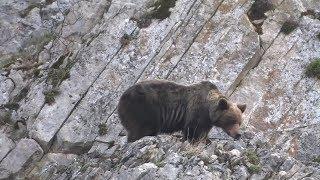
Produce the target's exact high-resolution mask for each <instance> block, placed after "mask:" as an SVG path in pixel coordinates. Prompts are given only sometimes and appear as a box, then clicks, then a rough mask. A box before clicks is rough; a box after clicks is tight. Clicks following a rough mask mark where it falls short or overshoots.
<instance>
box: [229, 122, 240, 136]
mask: <svg viewBox="0 0 320 180" xmlns="http://www.w3.org/2000/svg"><path fill="white" fill-rule="evenodd" d="M239 131H240V126H239V124H234V125H233V126H232V128H230V129H228V130H227V131H226V132H227V134H228V135H229V136H231V137H233V138H234V139H235V140H239V139H240V138H241V133H240V132H239Z"/></svg>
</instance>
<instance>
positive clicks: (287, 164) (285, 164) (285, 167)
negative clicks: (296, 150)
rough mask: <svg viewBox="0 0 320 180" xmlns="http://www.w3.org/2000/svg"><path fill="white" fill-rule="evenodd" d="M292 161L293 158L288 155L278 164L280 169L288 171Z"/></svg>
mask: <svg viewBox="0 0 320 180" xmlns="http://www.w3.org/2000/svg"><path fill="white" fill-rule="evenodd" d="M294 163H295V161H294V159H293V158H291V157H289V158H287V159H286V160H285V161H284V162H283V164H282V165H281V166H280V170H281V171H289V170H290V169H291V168H292V167H293V165H294Z"/></svg>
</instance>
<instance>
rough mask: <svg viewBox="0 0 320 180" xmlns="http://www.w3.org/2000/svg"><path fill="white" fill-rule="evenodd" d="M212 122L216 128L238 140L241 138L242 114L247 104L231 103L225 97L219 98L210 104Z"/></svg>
mask: <svg viewBox="0 0 320 180" xmlns="http://www.w3.org/2000/svg"><path fill="white" fill-rule="evenodd" d="M209 107H210V109H209V115H210V121H211V122H212V124H213V125H214V126H217V127H220V128H222V129H223V130H224V131H225V132H226V133H227V134H228V135H229V136H231V137H233V138H234V139H236V140H238V139H240V137H241V134H240V126H241V124H242V120H243V119H242V114H243V112H244V111H245V110H246V105H245V104H241V105H240V104H236V103H233V102H230V101H229V100H227V99H226V98H225V97H221V96H217V97H216V98H215V100H214V101H211V102H210V106H209Z"/></svg>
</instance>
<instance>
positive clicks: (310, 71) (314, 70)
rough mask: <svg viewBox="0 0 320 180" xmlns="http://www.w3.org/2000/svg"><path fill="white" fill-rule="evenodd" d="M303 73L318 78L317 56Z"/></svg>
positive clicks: (319, 73)
mask: <svg viewBox="0 0 320 180" xmlns="http://www.w3.org/2000/svg"><path fill="white" fill-rule="evenodd" d="M305 74H306V75H307V76H308V77H316V78H318V79H320V58H318V59H316V60H315V61H313V62H311V63H310V64H309V65H308V66H307V68H306V71H305Z"/></svg>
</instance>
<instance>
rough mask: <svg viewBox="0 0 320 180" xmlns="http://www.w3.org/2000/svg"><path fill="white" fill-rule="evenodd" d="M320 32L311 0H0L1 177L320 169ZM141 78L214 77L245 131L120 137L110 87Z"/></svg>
mask: <svg viewBox="0 0 320 180" xmlns="http://www.w3.org/2000/svg"><path fill="white" fill-rule="evenodd" d="M169 2H170V3H169ZM286 22H294V23H293V24H294V25H296V28H293V29H292V31H289V30H290V28H285V27H284V24H286ZM287 30H288V32H289V33H285V31H287ZM319 37H320V3H318V1H317V0H267V1H263V0H255V1H251V0H218V1H214V0H167V1H163V0H142V1H134V0H86V1H83V0H72V1H71V0H46V1H25V0H16V1H13V0H5V1H1V2H0V144H1V146H0V167H1V169H0V177H2V178H24V177H27V178H30V179H94V178H96V179H264V178H267V179H268V178H271V179H303V178H305V179H308V178H309V179H310V178H311V179H312V178H313V179H319V176H320V174H319V172H320V171H319V163H320V111H319V109H320V105H319V104H320V84H319V79H317V78H309V77H306V75H305V68H306V67H307V65H308V64H309V63H310V62H311V61H313V60H315V59H317V58H320V51H319V49H320V39H319ZM147 79H168V80H173V81H176V82H178V83H181V84H191V83H196V82H199V81H202V80H209V81H211V82H213V83H215V84H216V85H217V86H218V87H219V89H221V91H222V92H223V93H225V94H226V95H227V96H229V97H230V98H231V99H232V100H234V101H235V102H240V103H246V104H247V110H246V112H245V114H244V119H245V122H244V123H243V125H242V129H243V131H244V134H243V136H242V137H243V138H242V140H240V141H233V140H232V139H231V138H230V137H228V136H227V135H226V134H225V133H224V132H223V131H222V130H221V129H219V128H213V129H212V130H211V132H210V134H209V138H210V140H211V144H207V145H206V144H203V143H200V144H197V145H190V144H189V143H187V142H182V141H181V139H180V138H179V137H180V134H179V133H177V134H174V135H173V136H170V135H159V136H157V137H146V138H143V139H141V140H139V141H137V142H135V143H129V144H128V143H127V142H126V132H125V130H124V129H123V127H122V126H121V124H120V123H119V117H118V115H117V113H116V106H117V103H118V99H119V97H120V95H121V94H122V93H123V92H124V91H125V90H126V88H128V87H130V86H131V85H133V84H135V83H137V82H140V81H143V80H147Z"/></svg>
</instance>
